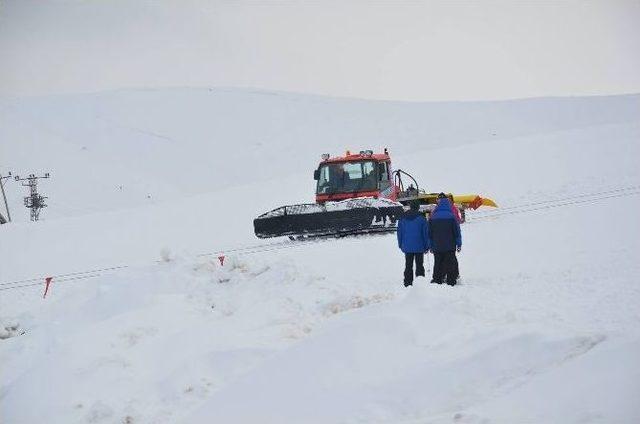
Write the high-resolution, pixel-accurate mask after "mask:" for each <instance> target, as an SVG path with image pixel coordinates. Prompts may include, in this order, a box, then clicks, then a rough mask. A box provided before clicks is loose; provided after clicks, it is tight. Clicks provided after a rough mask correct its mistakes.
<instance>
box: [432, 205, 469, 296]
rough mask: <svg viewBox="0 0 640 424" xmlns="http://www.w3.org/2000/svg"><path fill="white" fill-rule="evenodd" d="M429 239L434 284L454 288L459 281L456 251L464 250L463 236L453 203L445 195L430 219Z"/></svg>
mask: <svg viewBox="0 0 640 424" xmlns="http://www.w3.org/2000/svg"><path fill="white" fill-rule="evenodd" d="M429 237H430V240H429V241H430V246H431V251H432V252H433V257H434V264H433V279H432V280H431V282H432V283H438V284H442V283H443V282H444V281H445V279H446V282H447V284H449V285H450V286H453V285H455V284H456V282H457V280H458V258H456V251H458V252H459V251H460V249H462V234H461V233H460V224H459V223H458V220H457V219H456V216H455V214H454V213H453V209H452V207H451V201H450V200H449V199H447V196H445V195H444V193H440V194H439V195H438V205H437V206H436V208H435V209H434V210H433V212H432V213H431V217H430V218H429Z"/></svg>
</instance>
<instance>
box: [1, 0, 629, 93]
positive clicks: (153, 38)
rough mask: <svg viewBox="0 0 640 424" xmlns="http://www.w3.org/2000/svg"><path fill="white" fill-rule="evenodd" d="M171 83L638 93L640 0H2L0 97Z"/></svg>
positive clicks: (325, 89)
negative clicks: (283, 0)
mask: <svg viewBox="0 0 640 424" xmlns="http://www.w3.org/2000/svg"><path fill="white" fill-rule="evenodd" d="M166 86H226V87H229V86H237V87H256V88H263V89H275V90H285V91H295V92H305V93H317V94H324V95H332V96H348V97H361V98H370V99H371V98H373V99H398V100H443V99H446V100H469V99H496V98H517V97H532V96H547V95H582V94H613V93H629V92H640V0H601V1H586V0H580V1H542V0H540V1H533V0H531V1H525V0H522V1H518V0H514V1H468V2H467V1H422V2H418V1H411V2H409V1H405V2H400V1H370V2H366V1H356V0H353V1H350V0H341V1H306V2H269V1H259V2H258V1H256V2H235V1H234V2H229V1H203V0H175V1H172V0H154V1H149V0H147V1H143V0H85V1H83V0H49V1H44V0H39V1H33V0H9V1H2V0H0V95H40V94H51V93H74V92H91V91H102V90H110V89H119V88H126V87H166Z"/></svg>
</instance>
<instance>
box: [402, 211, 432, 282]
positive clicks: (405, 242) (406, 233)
mask: <svg viewBox="0 0 640 424" xmlns="http://www.w3.org/2000/svg"><path fill="white" fill-rule="evenodd" d="M397 235H398V247H399V248H400V250H402V252H403V253H404V259H405V261H404V262H405V265H404V286H405V287H408V286H410V285H412V284H413V262H414V261H415V263H416V277H419V276H422V277H424V254H425V253H426V252H428V251H429V223H428V222H427V219H426V218H425V217H424V216H423V215H422V214H421V213H420V203H419V202H418V201H417V200H414V201H412V202H411V203H410V204H409V210H408V211H407V212H405V213H404V215H403V216H402V217H401V218H400V220H399V221H398V232H397Z"/></svg>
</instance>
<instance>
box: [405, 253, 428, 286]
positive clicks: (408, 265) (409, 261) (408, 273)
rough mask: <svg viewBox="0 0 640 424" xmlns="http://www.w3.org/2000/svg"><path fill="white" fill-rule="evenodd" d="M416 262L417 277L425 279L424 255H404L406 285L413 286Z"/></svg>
mask: <svg viewBox="0 0 640 424" xmlns="http://www.w3.org/2000/svg"><path fill="white" fill-rule="evenodd" d="M414 260H415V261H416V277H420V276H422V277H424V253H405V254H404V285H405V286H410V285H411V284H413V261H414Z"/></svg>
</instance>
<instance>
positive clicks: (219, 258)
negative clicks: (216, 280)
mask: <svg viewBox="0 0 640 424" xmlns="http://www.w3.org/2000/svg"><path fill="white" fill-rule="evenodd" d="M218 260H219V261H220V265H221V266H224V255H220V256H218Z"/></svg>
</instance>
